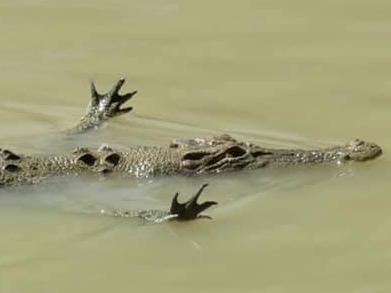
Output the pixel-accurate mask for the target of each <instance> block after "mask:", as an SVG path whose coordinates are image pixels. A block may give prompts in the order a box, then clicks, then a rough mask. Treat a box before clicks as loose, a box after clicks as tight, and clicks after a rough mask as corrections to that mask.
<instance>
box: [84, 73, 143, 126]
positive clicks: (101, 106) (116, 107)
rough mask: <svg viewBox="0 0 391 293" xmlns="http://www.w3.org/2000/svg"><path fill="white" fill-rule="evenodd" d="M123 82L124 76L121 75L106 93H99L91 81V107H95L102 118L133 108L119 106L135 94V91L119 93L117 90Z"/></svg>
mask: <svg viewBox="0 0 391 293" xmlns="http://www.w3.org/2000/svg"><path fill="white" fill-rule="evenodd" d="M124 83H125V78H123V77H121V78H120V79H119V80H118V81H117V83H116V84H115V85H114V86H113V88H112V89H111V90H110V91H109V92H108V93H106V94H99V93H98V91H97V90H96V87H95V84H94V82H93V81H92V82H91V108H93V109H95V110H96V112H97V113H98V114H99V115H101V117H102V118H106V119H107V118H111V117H115V116H118V115H122V114H125V113H128V112H130V111H131V110H132V109H133V108H132V107H125V108H121V106H122V105H123V104H125V103H126V102H127V101H129V100H130V99H131V98H132V97H133V96H134V95H135V94H137V91H134V92H130V93H126V94H124V95H120V94H119V91H120V89H121V87H122V86H123V84H124Z"/></svg>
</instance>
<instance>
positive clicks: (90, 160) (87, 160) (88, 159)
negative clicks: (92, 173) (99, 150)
mask: <svg viewBox="0 0 391 293" xmlns="http://www.w3.org/2000/svg"><path fill="white" fill-rule="evenodd" d="M77 160H78V161H82V162H83V163H84V164H86V165H87V166H93V165H94V164H95V162H96V158H95V157H94V156H93V155H91V154H85V155H82V156H81V157H80V158H78V159H77Z"/></svg>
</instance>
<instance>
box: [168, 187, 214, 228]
mask: <svg viewBox="0 0 391 293" xmlns="http://www.w3.org/2000/svg"><path fill="white" fill-rule="evenodd" d="M207 186H208V184H204V185H202V186H201V188H200V189H199V190H198V192H197V193H196V194H195V195H194V196H193V197H192V198H190V199H189V200H188V201H187V202H185V203H179V202H178V197H179V193H178V192H177V193H175V195H174V197H173V199H172V203H171V208H170V214H172V215H176V218H175V220H179V221H188V220H194V219H197V218H208V219H211V217H209V216H203V215H200V213H202V212H203V211H205V210H206V209H208V208H210V207H211V206H213V205H216V204H217V202H215V201H206V202H203V203H202V204H198V203H197V200H198V198H199V197H200V195H201V193H202V192H203V190H204V189H205V188H206V187H207Z"/></svg>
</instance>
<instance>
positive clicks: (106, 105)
mask: <svg viewBox="0 0 391 293" xmlns="http://www.w3.org/2000/svg"><path fill="white" fill-rule="evenodd" d="M124 83H125V79H124V78H122V77H121V78H120V79H119V80H118V81H117V83H116V84H115V85H114V87H113V88H112V89H111V90H110V91H109V92H108V93H106V94H99V93H98V91H97V90H96V87H95V84H94V82H91V101H90V103H89V105H88V107H87V112H86V114H85V115H84V116H83V117H82V118H81V120H80V122H79V123H78V124H77V125H76V126H75V127H73V128H72V129H70V130H68V131H67V134H79V133H83V132H86V131H88V130H92V129H96V128H98V127H99V126H100V125H101V124H102V123H103V122H105V121H107V120H109V119H111V118H113V117H117V116H119V115H122V114H126V113H128V112H130V111H131V110H132V109H133V108H132V107H125V108H121V106H122V105H123V104H125V103H126V102H127V101H129V100H130V99H131V98H132V97H133V96H134V95H135V94H136V93H137V91H134V92H130V93H126V94H124V95H121V94H119V91H120V89H121V87H122V86H123V84H124Z"/></svg>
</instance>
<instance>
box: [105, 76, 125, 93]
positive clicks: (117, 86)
mask: <svg viewBox="0 0 391 293" xmlns="http://www.w3.org/2000/svg"><path fill="white" fill-rule="evenodd" d="M124 83H125V78H123V77H121V78H120V79H119V80H118V81H117V83H116V84H115V85H114V86H113V88H112V89H111V90H110V92H109V93H108V94H107V95H108V96H109V97H110V98H114V97H115V96H119V93H118V92H119V91H120V89H121V87H122V86H123V85H124Z"/></svg>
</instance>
